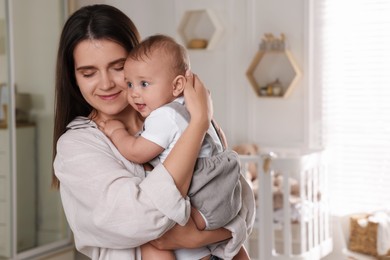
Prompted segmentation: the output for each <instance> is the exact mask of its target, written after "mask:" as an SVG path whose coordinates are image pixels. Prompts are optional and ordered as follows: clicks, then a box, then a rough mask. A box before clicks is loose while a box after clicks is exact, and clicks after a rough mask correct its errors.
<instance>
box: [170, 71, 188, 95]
mask: <svg viewBox="0 0 390 260" xmlns="http://www.w3.org/2000/svg"><path fill="white" fill-rule="evenodd" d="M185 84H186V78H185V77H184V76H183V75H179V76H177V77H176V78H175V79H174V80H173V95H174V96H175V97H178V96H180V95H181V94H182V93H183V91H184V86H185Z"/></svg>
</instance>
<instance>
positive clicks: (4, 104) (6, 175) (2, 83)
mask: <svg viewBox="0 0 390 260" xmlns="http://www.w3.org/2000/svg"><path fill="white" fill-rule="evenodd" d="M6 9H7V8H6V2H5V0H0V259H3V258H5V259H7V258H8V257H10V256H11V245H12V244H11V242H12V239H11V238H12V236H11V230H12V223H11V221H12V218H11V215H12V206H11V205H12V201H11V161H10V160H11V151H10V144H11V141H10V140H11V138H10V130H9V129H10V128H9V120H10V116H9V110H8V107H9V88H10V83H9V69H8V67H9V66H8V61H9V58H8V56H9V53H8V48H7V42H8V41H7V39H8V35H7V17H6V15H7V14H6Z"/></svg>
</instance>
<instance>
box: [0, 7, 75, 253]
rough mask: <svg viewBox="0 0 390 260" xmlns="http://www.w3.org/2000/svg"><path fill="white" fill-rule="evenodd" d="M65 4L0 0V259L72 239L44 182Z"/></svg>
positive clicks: (47, 173) (53, 194)
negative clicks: (1, 39)
mask: <svg viewBox="0 0 390 260" xmlns="http://www.w3.org/2000/svg"><path fill="white" fill-rule="evenodd" d="M65 3H66V0H50V1H47V0H34V1H25V0H0V4H2V7H5V8H4V9H2V12H3V10H4V19H3V20H4V23H5V25H6V27H7V26H8V31H9V32H10V33H9V35H10V36H9V37H8V39H7V40H8V41H7V40H6V41H5V42H9V44H8V45H9V46H8V48H5V49H6V50H5V51H4V53H5V54H1V53H0V58H1V60H0V62H3V59H4V60H5V61H4V64H5V65H4V66H3V63H1V74H0V82H4V83H5V84H3V85H4V87H2V94H4V95H2V100H5V101H3V103H4V104H5V106H6V107H7V110H8V114H10V116H8V118H7V117H6V116H5V118H6V120H3V121H4V122H8V124H5V126H4V127H3V128H0V131H4V133H5V134H2V136H3V135H4V138H3V137H1V139H0V142H3V140H4V142H5V143H6V145H4V146H3V145H2V143H1V148H0V156H1V155H2V152H1V151H2V149H3V147H5V149H4V150H6V152H3V153H4V156H3V157H4V159H1V157H0V160H1V166H0V168H1V170H0V174H1V173H2V172H4V173H5V174H4V175H5V177H2V175H0V185H3V186H5V189H3V186H1V187H0V189H1V190H0V203H2V202H4V205H2V204H0V206H1V207H3V206H4V210H3V208H1V209H0V210H1V213H0V229H1V228H4V230H5V233H3V232H2V230H0V234H1V235H0V259H3V258H4V259H9V258H11V259H14V257H17V259H32V258H33V257H35V256H36V255H39V254H44V253H45V252H46V251H50V250H55V249H56V248H58V247H62V246H66V245H71V239H70V233H69V229H68V226H67V223H66V219H65V217H64V214H63V211H62V205H61V201H60V197H59V192H58V191H56V190H53V189H52V188H51V186H50V183H51V174H52V132H53V124H54V111H53V107H54V87H55V86H54V85H55V84H54V77H55V61H56V51H57V47H58V40H59V35H60V31H61V28H62V26H63V23H64V19H65V18H64V14H65V11H64V7H65ZM1 15H2V14H0V20H1V19H2V16H1ZM6 45H7V44H6ZM0 48H1V43H0ZM0 51H1V50H0ZM7 51H8V53H9V54H8V55H7ZM3 57H4V58H3ZM3 68H7V70H8V72H5V73H6V74H7V75H9V76H8V78H9V80H7V75H5V76H3V73H4V72H3ZM3 78H4V80H3ZM10 82H11V83H10ZM4 89H5V90H4ZM3 92H4V93H3ZM3 96H4V97H3ZM2 106H3V105H2ZM3 114H4V115H6V113H5V112H3ZM0 115H1V114H0ZM3 117H4V116H3ZM0 120H1V118H0ZM7 120H8V121H7ZM0 122H2V121H0ZM10 140H12V141H10ZM3 160H4V161H5V162H6V163H4V164H3ZM3 179H4V180H3ZM3 183H4V184H3ZM11 187H12V189H11ZM2 220H3V222H4V224H2V223H1V221H2ZM3 234H5V235H4V238H3ZM2 248H4V250H3V251H2ZM2 257H3V258H2Z"/></svg>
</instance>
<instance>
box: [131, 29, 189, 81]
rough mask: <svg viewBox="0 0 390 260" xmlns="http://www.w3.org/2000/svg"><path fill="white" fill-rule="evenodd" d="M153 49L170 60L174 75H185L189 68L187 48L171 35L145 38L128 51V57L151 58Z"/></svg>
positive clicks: (135, 58) (136, 58)
mask: <svg viewBox="0 0 390 260" xmlns="http://www.w3.org/2000/svg"><path fill="white" fill-rule="evenodd" d="M155 51H160V52H163V53H164V54H165V55H166V57H167V58H168V59H169V60H170V61H171V64H172V66H171V69H172V71H173V73H174V74H175V75H185V73H186V71H187V70H189V69H190V62H189V57H188V53H187V50H186V49H185V48H184V47H183V46H182V45H180V44H179V43H177V42H176V41H175V40H174V39H173V38H172V37H170V36H167V35H162V34H156V35H152V36H149V37H147V38H145V39H144V40H143V41H142V42H141V43H140V44H138V45H137V46H135V47H134V48H133V49H132V50H131V52H130V53H129V56H128V59H132V60H138V61H139V60H144V59H145V57H146V58H151V57H150V56H151V55H152V54H153V52H155Z"/></svg>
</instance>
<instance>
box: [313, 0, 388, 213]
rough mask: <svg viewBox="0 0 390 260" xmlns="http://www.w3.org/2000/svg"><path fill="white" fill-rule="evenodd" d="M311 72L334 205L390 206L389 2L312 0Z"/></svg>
mask: <svg viewBox="0 0 390 260" xmlns="http://www.w3.org/2000/svg"><path fill="white" fill-rule="evenodd" d="M312 2H313V6H312V9H311V10H312V11H313V12H314V13H313V15H312V20H313V21H312V22H313V25H314V26H313V29H312V33H313V35H314V36H313V37H312V39H313V45H312V46H313V48H312V50H313V52H312V55H313V63H312V64H313V66H314V68H312V70H313V75H314V78H313V79H314V80H313V81H312V82H313V84H314V88H315V89H316V93H317V94H318V95H317V98H318V99H317V100H318V101H319V102H317V104H316V105H315V106H316V109H319V110H318V111H316V112H315V113H316V114H318V115H319V116H320V118H321V125H322V127H321V134H320V136H321V138H320V139H321V140H320V142H321V143H322V144H323V146H324V147H325V148H326V149H327V151H328V154H329V155H330V157H329V158H330V167H329V186H330V196H331V203H332V206H333V210H334V211H336V212H341V211H344V210H348V211H371V210H377V209H383V208H387V209H390V1H389V0H354V1H349V0H342V1H340V0H321V1H317V0H316V1H312Z"/></svg>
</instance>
